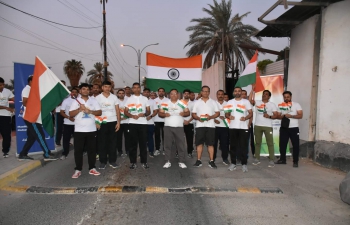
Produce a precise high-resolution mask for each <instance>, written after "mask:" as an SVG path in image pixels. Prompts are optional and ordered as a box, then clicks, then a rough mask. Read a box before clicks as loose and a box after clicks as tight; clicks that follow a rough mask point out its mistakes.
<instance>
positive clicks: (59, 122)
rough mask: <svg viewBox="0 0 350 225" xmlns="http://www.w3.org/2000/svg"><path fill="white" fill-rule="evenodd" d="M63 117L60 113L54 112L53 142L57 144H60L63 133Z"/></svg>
mask: <svg viewBox="0 0 350 225" xmlns="http://www.w3.org/2000/svg"><path fill="white" fill-rule="evenodd" d="M63 120H64V118H63V116H62V115H61V114H60V113H56V120H55V121H56V136H55V142H56V144H57V145H59V144H61V139H62V134H63V122H64V121H63Z"/></svg>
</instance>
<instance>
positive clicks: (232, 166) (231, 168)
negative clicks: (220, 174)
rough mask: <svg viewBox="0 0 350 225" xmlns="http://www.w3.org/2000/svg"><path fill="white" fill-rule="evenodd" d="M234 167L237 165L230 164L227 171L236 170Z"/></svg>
mask: <svg viewBox="0 0 350 225" xmlns="http://www.w3.org/2000/svg"><path fill="white" fill-rule="evenodd" d="M236 169H237V167H236V165H235V164H231V165H230V166H229V167H228V170H229V171H234V170H236Z"/></svg>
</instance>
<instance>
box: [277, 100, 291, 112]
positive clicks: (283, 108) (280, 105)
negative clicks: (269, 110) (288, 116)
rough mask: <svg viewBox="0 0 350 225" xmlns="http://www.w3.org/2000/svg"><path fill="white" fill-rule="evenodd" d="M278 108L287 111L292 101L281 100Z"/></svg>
mask: <svg viewBox="0 0 350 225" xmlns="http://www.w3.org/2000/svg"><path fill="white" fill-rule="evenodd" d="M278 108H279V109H280V110H281V111H289V110H291V108H292V103H291V102H288V103H286V102H282V103H281V104H278Z"/></svg>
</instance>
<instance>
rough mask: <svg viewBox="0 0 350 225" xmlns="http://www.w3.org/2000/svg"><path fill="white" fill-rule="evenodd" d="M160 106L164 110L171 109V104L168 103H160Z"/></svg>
mask: <svg viewBox="0 0 350 225" xmlns="http://www.w3.org/2000/svg"><path fill="white" fill-rule="evenodd" d="M160 108H161V109H163V110H164V111H168V110H169V106H168V104H167V103H162V104H160Z"/></svg>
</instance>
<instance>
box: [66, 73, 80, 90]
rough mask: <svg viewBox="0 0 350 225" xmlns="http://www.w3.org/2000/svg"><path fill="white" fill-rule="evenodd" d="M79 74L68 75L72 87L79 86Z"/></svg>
mask: <svg viewBox="0 0 350 225" xmlns="http://www.w3.org/2000/svg"><path fill="white" fill-rule="evenodd" d="M80 78H81V75H76V76H70V77H68V79H69V82H70V85H71V86H72V87H75V86H79V81H80Z"/></svg>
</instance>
